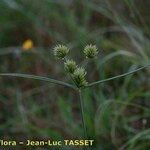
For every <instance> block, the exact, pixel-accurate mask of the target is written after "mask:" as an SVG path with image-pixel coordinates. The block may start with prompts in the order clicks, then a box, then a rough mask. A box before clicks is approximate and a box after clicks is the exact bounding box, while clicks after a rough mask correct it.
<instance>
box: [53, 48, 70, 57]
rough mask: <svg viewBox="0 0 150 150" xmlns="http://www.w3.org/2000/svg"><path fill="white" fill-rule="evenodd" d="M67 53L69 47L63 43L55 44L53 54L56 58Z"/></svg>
mask: <svg viewBox="0 0 150 150" xmlns="http://www.w3.org/2000/svg"><path fill="white" fill-rule="evenodd" d="M68 53H69V49H68V48H67V47H66V46H64V45H57V46H56V47H55V48H54V55H55V57H56V58H58V59H63V58H65V56H66V55H67V54H68Z"/></svg>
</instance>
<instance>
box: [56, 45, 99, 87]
mask: <svg viewBox="0 0 150 150" xmlns="http://www.w3.org/2000/svg"><path fill="white" fill-rule="evenodd" d="M68 52H69V49H68V48H67V47H66V46H64V45H57V46H56V47H55V48H54V55H55V57H56V58H58V59H63V60H65V62H64V69H65V71H66V72H67V73H69V74H70V76H71V78H72V80H73V81H74V83H75V84H76V86H77V87H78V88H83V87H85V86H86V85H87V81H86V78H85V76H86V74H87V72H86V71H85V69H84V68H82V67H78V66H77V65H76V62H75V61H74V60H72V59H66V58H65V57H66V56H67V54H68ZM83 52H84V54H85V56H86V58H94V57H96V56H97V54H98V49H97V47H96V46H95V45H91V44H90V45H87V46H86V47H85V48H84V50H83Z"/></svg>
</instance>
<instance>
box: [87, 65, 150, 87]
mask: <svg viewBox="0 0 150 150" xmlns="http://www.w3.org/2000/svg"><path fill="white" fill-rule="evenodd" d="M148 67H150V64H149V65H146V66H144V67H141V68H138V69H136V70H133V71H130V72H127V73H124V74H121V75H118V76H115V77H111V78H108V79H104V80H99V81H96V82H92V83H90V84H88V85H87V87H91V86H94V85H97V84H100V83H103V82H107V81H110V80H114V79H117V78H121V77H124V76H127V75H130V74H132V73H135V72H138V71H140V70H142V69H145V68H148Z"/></svg>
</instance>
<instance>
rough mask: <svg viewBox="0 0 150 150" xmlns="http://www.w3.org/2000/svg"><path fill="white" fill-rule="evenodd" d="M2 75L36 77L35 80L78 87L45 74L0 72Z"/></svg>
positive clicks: (73, 87)
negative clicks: (44, 75)
mask: <svg viewBox="0 0 150 150" xmlns="http://www.w3.org/2000/svg"><path fill="white" fill-rule="evenodd" d="M0 76H10V77H19V78H27V79H34V80H39V81H46V82H50V83H53V84H57V85H62V86H66V87H69V88H72V89H76V87H75V86H73V85H71V84H69V83H66V82H62V81H59V80H55V79H51V78H47V77H43V76H36V75H29V74H20V73H0Z"/></svg>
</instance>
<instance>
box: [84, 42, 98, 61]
mask: <svg viewBox="0 0 150 150" xmlns="http://www.w3.org/2000/svg"><path fill="white" fill-rule="evenodd" d="M83 52H84V54H85V56H86V58H94V57H96V56H97V54H98V49H97V47H96V45H91V44H90V45H87V46H86V47H85V48H84V51H83Z"/></svg>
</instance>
